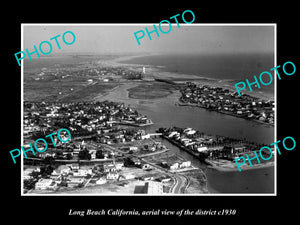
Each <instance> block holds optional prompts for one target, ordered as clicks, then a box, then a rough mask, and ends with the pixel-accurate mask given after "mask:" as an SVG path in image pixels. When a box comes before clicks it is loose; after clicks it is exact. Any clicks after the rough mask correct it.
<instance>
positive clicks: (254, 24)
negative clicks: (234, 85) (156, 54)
mask: <svg viewBox="0 0 300 225" xmlns="http://www.w3.org/2000/svg"><path fill="white" fill-rule="evenodd" d="M152 25H153V24H151V23H127V24H122V23H121V24H120V23H95V24H91V23H67V24H62V23H49V24H47V23H21V51H23V50H24V41H23V37H24V36H23V32H24V29H23V28H24V26H143V27H144V26H152ZM156 25H158V24H156ZM162 25H163V26H164V25H166V24H162ZM172 25H176V24H174V23H172ZM180 26H273V27H274V67H275V66H276V65H277V23H192V24H180ZM274 77H275V71H274ZM23 80H24V66H23V62H22V63H21V143H22V145H23V141H24V138H23V110H24V109H23V102H24V99H23V92H24V87H23V85H24V83H23ZM274 102H275V117H274V142H276V140H277V79H275V83H274ZM275 152H276V151H275ZM22 156H23V155H22ZM23 157H24V156H23ZM23 157H21V196H49V197H51V196H147V197H148V196H185V197H190V196H193V197H195V196H277V152H276V154H275V156H274V169H275V171H274V193H236V194H234V193H214V194H163V195H147V194H114V195H112V194H66V195H63V194H24V193H23V190H24V187H23Z"/></svg>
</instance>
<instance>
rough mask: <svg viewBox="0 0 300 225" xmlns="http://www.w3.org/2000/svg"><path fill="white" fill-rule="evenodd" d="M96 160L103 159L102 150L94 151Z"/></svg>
mask: <svg viewBox="0 0 300 225" xmlns="http://www.w3.org/2000/svg"><path fill="white" fill-rule="evenodd" d="M96 158H97V159H103V158H104V154H103V151H102V150H97V151H96Z"/></svg>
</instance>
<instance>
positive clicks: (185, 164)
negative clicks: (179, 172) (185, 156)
mask: <svg viewBox="0 0 300 225" xmlns="http://www.w3.org/2000/svg"><path fill="white" fill-rule="evenodd" d="M190 166H191V161H184V162H181V163H180V164H179V168H187V167H190Z"/></svg>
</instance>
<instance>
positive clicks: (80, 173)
mask: <svg viewBox="0 0 300 225" xmlns="http://www.w3.org/2000/svg"><path fill="white" fill-rule="evenodd" d="M92 173H93V172H92V169H79V170H77V172H73V175H74V176H82V177H85V176H86V175H88V174H89V175H92Z"/></svg>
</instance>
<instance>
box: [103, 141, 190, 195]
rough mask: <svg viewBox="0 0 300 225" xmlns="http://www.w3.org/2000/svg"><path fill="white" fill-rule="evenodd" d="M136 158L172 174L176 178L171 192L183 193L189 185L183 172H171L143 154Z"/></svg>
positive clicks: (126, 154) (111, 148)
mask: <svg viewBox="0 0 300 225" xmlns="http://www.w3.org/2000/svg"><path fill="white" fill-rule="evenodd" d="M102 146H105V147H107V148H108V149H110V150H111V151H116V152H120V153H122V154H123V155H124V156H132V155H131V154H128V153H124V152H122V151H120V150H118V149H116V148H114V147H112V146H109V145H106V144H103V145H102ZM135 157H136V158H138V159H140V160H141V161H142V162H144V163H147V164H149V165H151V166H152V167H155V168H156V169H157V170H159V171H160V172H162V173H164V174H166V175H168V176H170V177H172V178H173V180H174V184H173V185H172V186H171V188H170V190H169V193H173V194H181V193H184V191H185V189H186V188H187V186H188V185H189V182H190V181H189V178H188V177H187V176H185V175H182V174H178V173H174V172H170V171H169V170H168V169H165V168H162V167H160V166H158V165H156V164H155V163H151V162H149V161H147V160H145V159H143V158H142V157H143V156H135Z"/></svg>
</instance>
